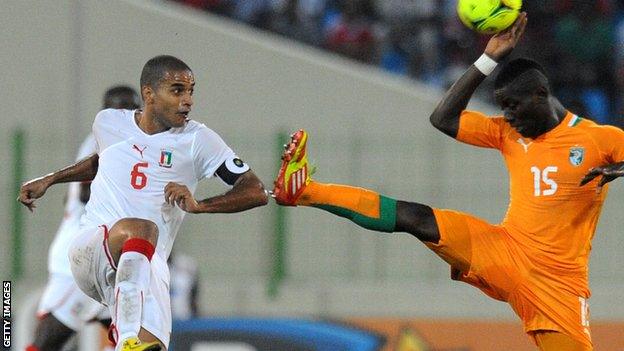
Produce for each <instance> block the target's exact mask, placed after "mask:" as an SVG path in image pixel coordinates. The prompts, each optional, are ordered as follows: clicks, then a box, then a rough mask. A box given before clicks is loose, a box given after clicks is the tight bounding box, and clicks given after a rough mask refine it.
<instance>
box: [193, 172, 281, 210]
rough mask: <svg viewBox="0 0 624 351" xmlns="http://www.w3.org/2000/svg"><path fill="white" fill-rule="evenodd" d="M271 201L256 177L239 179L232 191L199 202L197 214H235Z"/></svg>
mask: <svg viewBox="0 0 624 351" xmlns="http://www.w3.org/2000/svg"><path fill="white" fill-rule="evenodd" d="M268 201H269V199H268V196H267V194H266V192H265V191H264V186H263V185H262V182H261V181H260V180H259V179H258V178H257V177H256V176H255V175H253V176H243V177H241V178H239V181H237V182H236V184H235V185H234V187H233V188H232V190H230V191H228V192H227V193H225V194H223V195H219V196H215V197H211V198H208V199H205V200H202V201H199V203H198V204H199V211H198V212H197V213H234V212H241V211H245V210H248V209H251V208H254V207H258V206H264V205H266V204H267V202H268Z"/></svg>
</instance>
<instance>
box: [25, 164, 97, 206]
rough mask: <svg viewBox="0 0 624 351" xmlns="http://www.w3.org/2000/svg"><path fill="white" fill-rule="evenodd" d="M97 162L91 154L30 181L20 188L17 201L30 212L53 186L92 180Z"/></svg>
mask: <svg viewBox="0 0 624 351" xmlns="http://www.w3.org/2000/svg"><path fill="white" fill-rule="evenodd" d="M98 161H99V156H98V155H97V154H93V155H91V156H89V157H87V158H84V159H82V160H80V161H78V162H76V163H74V164H73V165H71V166H67V167H65V168H62V169H60V170H58V171H56V172H52V173H50V174H47V175H45V176H43V177H39V178H35V179H33V180H30V181H28V182H26V183H24V184H23V185H22V187H21V188H20V194H19V197H18V198H17V200H18V201H19V202H21V203H22V204H24V206H26V207H28V209H29V210H30V211H32V210H33V209H34V208H35V207H36V206H35V203H34V202H35V200H36V199H38V198H40V197H42V196H43V195H44V194H45V192H46V190H48V188H49V187H50V186H52V185H53V184H57V183H67V182H80V181H89V180H93V178H95V175H96V173H97V170H98Z"/></svg>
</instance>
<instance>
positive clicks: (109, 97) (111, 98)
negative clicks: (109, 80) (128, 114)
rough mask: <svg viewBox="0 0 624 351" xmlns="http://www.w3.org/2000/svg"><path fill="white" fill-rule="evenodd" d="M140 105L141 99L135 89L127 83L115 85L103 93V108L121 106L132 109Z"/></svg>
mask: <svg viewBox="0 0 624 351" xmlns="http://www.w3.org/2000/svg"><path fill="white" fill-rule="evenodd" d="M140 105H141V99H140V98H139V94H137V92H136V90H134V89H133V88H131V87H129V86H127V85H116V86H114V87H111V88H109V89H108V90H106V93H104V101H103V106H104V108H122V109H126V110H134V109H136V108H139V106H140Z"/></svg>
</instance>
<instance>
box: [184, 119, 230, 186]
mask: <svg viewBox="0 0 624 351" xmlns="http://www.w3.org/2000/svg"><path fill="white" fill-rule="evenodd" d="M191 152H192V155H193V162H194V166H195V175H196V176H197V180H201V179H204V178H209V177H212V176H213V175H214V173H215V172H216V171H217V169H218V168H219V166H221V164H223V162H225V160H227V159H228V158H231V159H233V158H236V155H235V154H234V151H232V149H230V147H229V146H227V144H226V143H225V142H224V141H223V139H221V137H220V136H219V135H218V134H217V133H215V132H214V131H212V130H211V129H209V128H207V127H203V128H200V129H199V130H198V131H197V132H196V133H195V137H194V140H193V146H192V147H191Z"/></svg>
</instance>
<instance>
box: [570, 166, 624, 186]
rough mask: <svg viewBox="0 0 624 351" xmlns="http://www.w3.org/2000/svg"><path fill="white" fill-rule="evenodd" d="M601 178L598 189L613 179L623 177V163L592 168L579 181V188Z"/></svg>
mask: <svg viewBox="0 0 624 351" xmlns="http://www.w3.org/2000/svg"><path fill="white" fill-rule="evenodd" d="M600 175H601V176H602V179H601V180H600V183H598V189H600V188H602V186H603V185H605V184H607V183H608V182H610V181H612V180H614V179H615V178H618V177H621V176H624V162H617V163H612V164H610V165H605V166H600V167H594V168H592V169H590V170H589V172H587V174H586V175H585V177H583V179H582V180H581V184H580V185H581V186H583V185H585V184H587V183H589V182H591V181H592V180H594V178H596V177H598V176H600Z"/></svg>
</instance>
